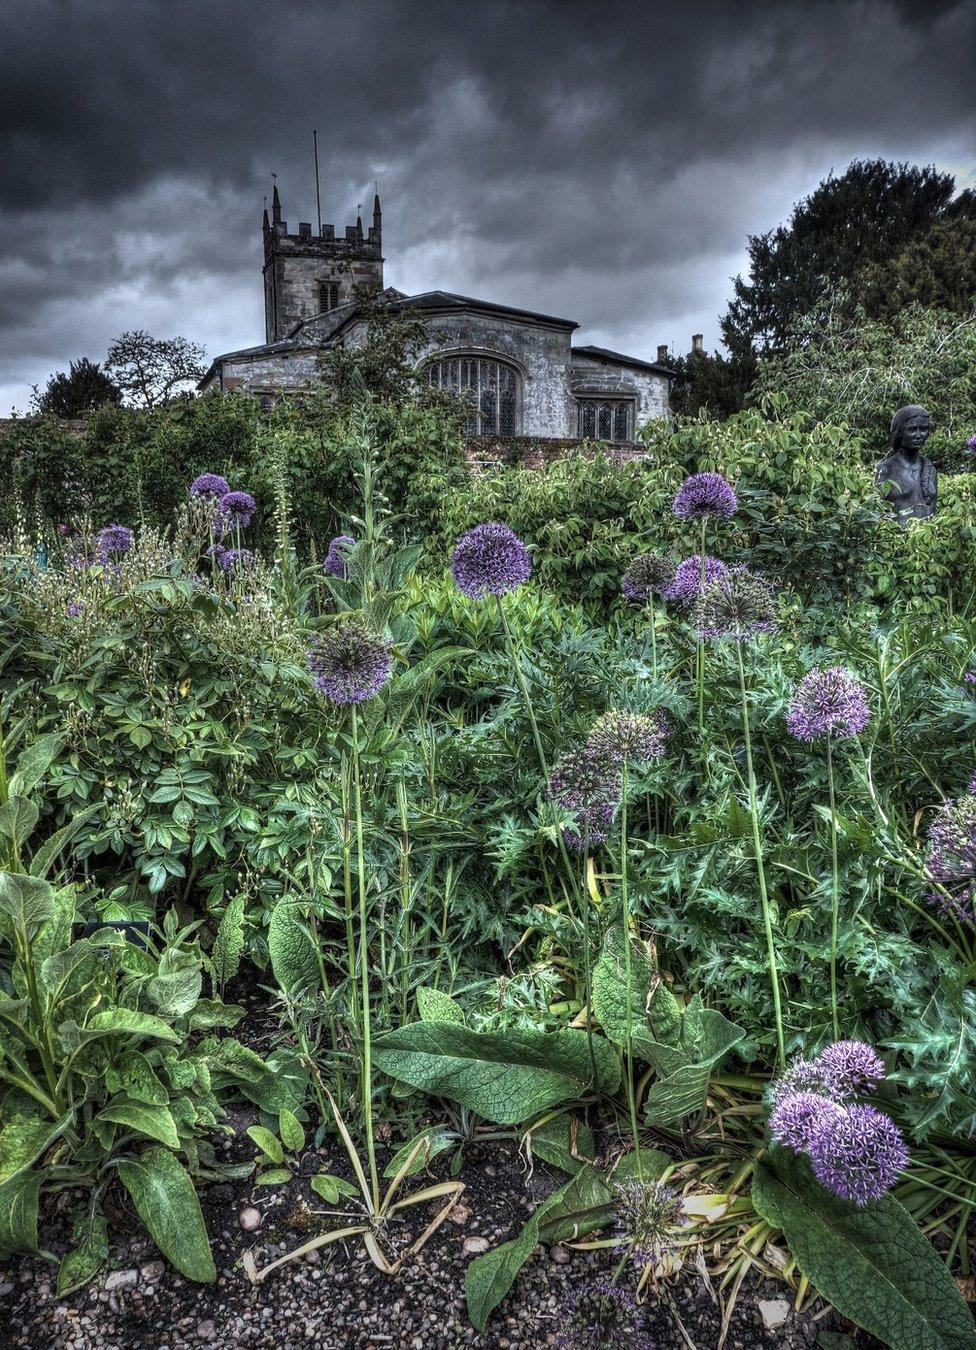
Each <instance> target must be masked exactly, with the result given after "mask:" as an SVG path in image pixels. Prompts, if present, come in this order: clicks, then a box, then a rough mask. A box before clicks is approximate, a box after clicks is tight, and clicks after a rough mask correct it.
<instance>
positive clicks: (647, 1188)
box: [613, 1177, 683, 1266]
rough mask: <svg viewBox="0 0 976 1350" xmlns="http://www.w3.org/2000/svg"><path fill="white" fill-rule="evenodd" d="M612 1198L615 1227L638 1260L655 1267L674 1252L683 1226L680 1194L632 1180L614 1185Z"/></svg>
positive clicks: (671, 1188)
mask: <svg viewBox="0 0 976 1350" xmlns="http://www.w3.org/2000/svg"><path fill="white" fill-rule="evenodd" d="M613 1198H614V1205H615V1207H616V1211H617V1224H618V1227H619V1228H621V1229H622V1230H623V1232H624V1234H625V1235H626V1237H627V1240H628V1241H629V1242H630V1243H632V1244H633V1252H634V1255H635V1256H636V1257H637V1259H638V1260H639V1261H642V1262H643V1263H644V1264H645V1265H651V1266H656V1265H657V1264H658V1262H659V1261H661V1260H662V1259H663V1258H664V1257H665V1256H667V1255H668V1254H669V1253H670V1252H673V1251H674V1250H675V1248H676V1247H677V1246H678V1239H679V1237H680V1235H681V1229H682V1226H683V1225H682V1210H681V1193H680V1191H678V1190H677V1189H676V1188H675V1187H674V1186H668V1185H667V1184H666V1182H663V1181H642V1180H641V1179H640V1178H639V1177H633V1178H629V1179H628V1180H626V1181H619V1182H617V1183H616V1184H615V1185H614V1188H613Z"/></svg>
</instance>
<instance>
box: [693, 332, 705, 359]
mask: <svg viewBox="0 0 976 1350" xmlns="http://www.w3.org/2000/svg"><path fill="white" fill-rule="evenodd" d="M703 340H704V334H702V333H692V335H691V350H692V354H693V355H698V356H704V354H705V348H704V346H703V345H702V343H703Z"/></svg>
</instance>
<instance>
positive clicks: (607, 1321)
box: [557, 1281, 654, 1350]
mask: <svg viewBox="0 0 976 1350" xmlns="http://www.w3.org/2000/svg"><path fill="white" fill-rule="evenodd" d="M562 1322H563V1327H564V1330H563V1331H562V1332H561V1333H560V1337H559V1340H558V1342H557V1344H558V1346H559V1347H560V1350H653V1346H654V1342H653V1341H652V1340H651V1338H650V1336H649V1335H648V1333H647V1332H646V1330H645V1329H644V1315H643V1313H642V1312H641V1309H640V1308H639V1307H638V1304H637V1300H636V1299H635V1298H634V1296H633V1294H632V1293H630V1291H629V1290H627V1289H622V1288H621V1287H620V1285H617V1284H610V1283H609V1282H607V1281H601V1282H600V1283H593V1284H584V1285H582V1286H578V1287H577V1288H575V1289H573V1290H572V1291H571V1292H570V1294H569V1295H568V1297H567V1299H566V1306H565V1313H564V1317H563V1319H562Z"/></svg>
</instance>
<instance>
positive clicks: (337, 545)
mask: <svg viewBox="0 0 976 1350" xmlns="http://www.w3.org/2000/svg"><path fill="white" fill-rule="evenodd" d="M355 544H356V541H355V539H353V537H352V535H350V534H337V535H336V537H335V538H334V539H330V540H329V547H328V549H327V551H326V554H325V560H324V562H323V563H322V566H323V567H324V568H325V570H326V572H328V574H329V576H330V577H338V578H339V579H340V580H341V581H346V580H347V579H348V577H349V564H348V562H347V561H346V552H347V550H348V549H351V548H354V547H355Z"/></svg>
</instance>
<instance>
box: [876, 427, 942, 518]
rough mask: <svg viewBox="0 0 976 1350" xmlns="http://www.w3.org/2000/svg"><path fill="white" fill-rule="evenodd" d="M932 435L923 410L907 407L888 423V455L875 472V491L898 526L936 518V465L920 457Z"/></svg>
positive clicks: (922, 456)
mask: <svg viewBox="0 0 976 1350" xmlns="http://www.w3.org/2000/svg"><path fill="white" fill-rule="evenodd" d="M931 431H932V419H931V417H930V416H929V414H928V412H927V411H926V410H925V409H924V408H920V407H919V406H918V404H917V403H910V404H909V405H908V407H907V408H899V409H898V411H897V412H896V413H895V415H894V417H893V418H892V419H891V453H890V454H889V455H888V456H887V457H886V458H885V459H883V460H882V461H881V463H880V464H879V465H878V466H877V468H876V469H875V471H874V481H875V484H876V486H877V489H878V491H879V492H880V493H881V495H882V497H884V499H885V501H886V502H887V503H888V505H889V506H890V507H891V509H892V512H893V513H894V517H895V519H896V520H897V521H898V523H899V524H901V525H907V524H908V522H909V521H910V520H922V519H924V518H925V517H926V516H932V515H934V514H935V501H936V495H937V491H938V475H937V474H936V471H935V465H934V464H933V463H932V461H931V460H930V459H927V458H926V456H925V455H923V454H922V446H923V445H924V444H925V442H926V441H927V440H928V438H929V434H930V432H931Z"/></svg>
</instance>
